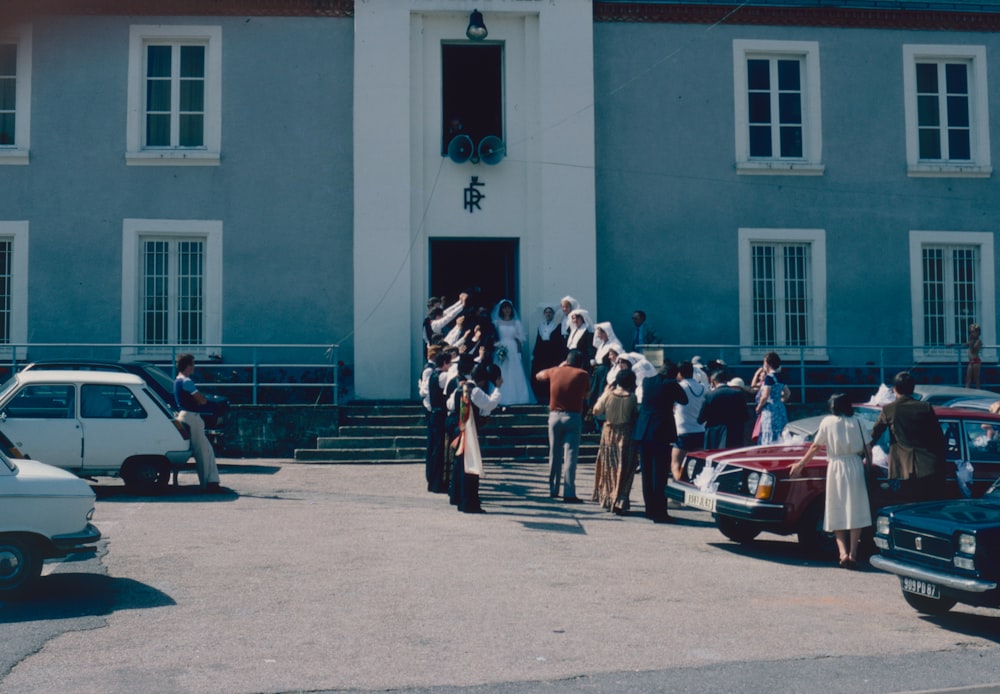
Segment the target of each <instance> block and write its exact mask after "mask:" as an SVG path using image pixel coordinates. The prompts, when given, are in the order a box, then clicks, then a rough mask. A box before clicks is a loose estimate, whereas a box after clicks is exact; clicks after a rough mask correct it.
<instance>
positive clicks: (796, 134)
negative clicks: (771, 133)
mask: <svg viewBox="0 0 1000 694" xmlns="http://www.w3.org/2000/svg"><path fill="white" fill-rule="evenodd" d="M780 135H781V156H782V157H801V156H802V128H798V127H782V128H781V131H780Z"/></svg>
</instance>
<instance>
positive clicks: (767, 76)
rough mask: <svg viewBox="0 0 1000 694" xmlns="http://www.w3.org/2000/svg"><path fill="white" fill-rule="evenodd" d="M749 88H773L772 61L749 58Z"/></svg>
mask: <svg viewBox="0 0 1000 694" xmlns="http://www.w3.org/2000/svg"><path fill="white" fill-rule="evenodd" d="M747 88H748V89H770V88H771V61H769V60H760V59H752V60H747Z"/></svg>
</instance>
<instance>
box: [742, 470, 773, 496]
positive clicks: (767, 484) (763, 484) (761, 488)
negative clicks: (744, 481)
mask: <svg viewBox="0 0 1000 694" xmlns="http://www.w3.org/2000/svg"><path fill="white" fill-rule="evenodd" d="M748 482H749V480H748ZM756 487H757V488H756V489H755V490H754V492H753V497H754V498H755V499H770V498H771V493H772V492H773V491H774V475H772V474H771V473H770V472H762V473H760V478H759V479H758V481H757V484H756Z"/></svg>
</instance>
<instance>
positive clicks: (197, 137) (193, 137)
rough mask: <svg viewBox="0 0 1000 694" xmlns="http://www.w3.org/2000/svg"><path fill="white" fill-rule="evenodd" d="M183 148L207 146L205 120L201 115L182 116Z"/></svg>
mask: <svg viewBox="0 0 1000 694" xmlns="http://www.w3.org/2000/svg"><path fill="white" fill-rule="evenodd" d="M180 120H181V132H180V146H181V147H203V146H204V145H205V119H204V117H202V116H200V115H186V116H181V119H180Z"/></svg>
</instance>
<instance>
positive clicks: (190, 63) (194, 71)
mask: <svg viewBox="0 0 1000 694" xmlns="http://www.w3.org/2000/svg"><path fill="white" fill-rule="evenodd" d="M204 76H205V47H204V46H181V77H204Z"/></svg>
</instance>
